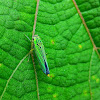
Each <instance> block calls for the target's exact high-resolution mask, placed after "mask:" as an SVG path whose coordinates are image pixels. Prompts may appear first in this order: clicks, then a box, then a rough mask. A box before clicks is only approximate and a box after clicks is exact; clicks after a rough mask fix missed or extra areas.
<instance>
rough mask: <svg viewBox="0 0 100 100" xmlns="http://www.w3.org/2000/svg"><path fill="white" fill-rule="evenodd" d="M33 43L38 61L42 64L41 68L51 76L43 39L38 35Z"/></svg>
mask: <svg viewBox="0 0 100 100" xmlns="http://www.w3.org/2000/svg"><path fill="white" fill-rule="evenodd" d="M26 37H27V36H26ZM27 38H28V37H27ZM28 39H29V38H28ZM33 42H34V43H33V47H34V50H35V54H36V56H37V59H38V61H39V63H40V67H41V69H42V71H43V72H44V73H45V74H46V75H48V76H49V74H50V71H49V67H48V62H47V58H46V54H45V50H44V45H43V42H42V40H41V38H40V37H39V36H38V35H34V37H33Z"/></svg>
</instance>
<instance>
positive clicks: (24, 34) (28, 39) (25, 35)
mask: <svg viewBox="0 0 100 100" xmlns="http://www.w3.org/2000/svg"><path fill="white" fill-rule="evenodd" d="M24 35H25V34H24ZM25 36H26V38H27V39H28V40H29V41H30V42H31V41H32V40H30V38H29V37H28V36H27V35H25Z"/></svg>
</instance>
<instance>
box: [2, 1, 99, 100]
mask: <svg viewBox="0 0 100 100" xmlns="http://www.w3.org/2000/svg"><path fill="white" fill-rule="evenodd" d="M90 1H92V0H90ZM77 2H78V0H77ZM84 2H85V1H84ZM84 2H81V3H80V2H78V3H77V4H78V6H79V8H80V11H82V10H81V7H80V4H81V5H82V3H83V4H84ZM93 2H94V3H96V1H93ZM83 8H84V9H85V6H84V7H83ZM35 9H36V1H34V0H29V1H28V0H24V1H23V0H6V1H4V0H0V37H1V38H0V95H1V96H2V99H1V100H33V99H34V100H38V98H37V88H36V79H35V73H34V68H33V65H32V61H31V58H30V61H29V62H27V60H28V58H26V59H25V60H24V61H23V62H21V64H20V65H19V67H18V69H17V70H16V71H15V73H14V74H13V76H12V77H11V79H10V80H9V78H10V76H11V75H12V73H13V71H14V70H15V68H16V67H17V66H18V64H19V62H20V61H21V60H22V59H23V57H25V55H26V54H27V53H28V52H29V51H30V48H31V44H30V42H29V41H28V40H27V38H26V37H25V36H24V34H26V35H28V36H29V37H30V38H31V35H32V30H33V23H34V14H35ZM91 10H92V7H91ZM93 10H94V9H93ZM82 14H83V12H82ZM83 15H84V14H83ZM83 17H84V19H85V16H83ZM85 20H86V19H85ZM98 23H99V22H98ZM86 24H87V22H86ZM94 24H95V23H94ZM87 26H88V24H87ZM89 29H90V27H89ZM96 29H97V30H96ZM96 29H95V31H96V32H98V27H97V28H96ZM90 32H91V31H90ZM92 32H93V31H92ZM35 34H38V35H39V36H40V38H41V39H42V41H43V43H44V47H45V51H46V54H47V60H48V65H49V69H50V76H51V77H47V76H46V75H45V74H44V73H43V72H42V70H41V68H40V66H39V63H38V61H37V58H36V56H35V55H34V56H35V57H34V60H35V67H36V71H37V76H38V88H39V97H40V100H79V99H80V100H99V99H100V97H99V95H100V92H99V90H100V85H99V84H100V77H99V76H100V59H99V57H98V55H97V53H96V51H95V50H94V49H93V44H92V42H91V40H90V38H89V35H88V32H87V31H86V29H85V27H84V25H83V23H82V20H81V18H80V16H79V14H78V12H77V10H76V8H75V5H74V4H73V2H72V1H71V0H40V2H39V11H38V16H37V24H36V32H35ZM91 34H92V33H91ZM93 34H94V32H93ZM98 37H99V34H98ZM93 40H94V39H93ZM97 41H98V40H97ZM95 43H97V42H95ZM96 45H97V44H96ZM8 80H9V82H8ZM7 83H8V86H6V85H7ZM5 88H6V91H5V92H3V91H4V90H5Z"/></svg>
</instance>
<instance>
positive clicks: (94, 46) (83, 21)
mask: <svg viewBox="0 0 100 100" xmlns="http://www.w3.org/2000/svg"><path fill="white" fill-rule="evenodd" d="M72 1H73V3H74V5H75V8H76V10H77V12H78V14H79V16H80V18H81V20H82V23H83V25H84V27H85V29H86V31H87V33H88V35H89V37H90V40H91V42H92V45H93V48H94V50H95V51H96V52H97V55H98V56H99V58H100V55H99V52H98V50H97V48H96V45H95V43H94V41H93V39H92V36H91V34H90V31H89V29H88V27H87V25H86V23H85V20H84V18H83V16H82V14H81V12H80V10H79V8H78V6H77V4H76V1H75V0H72Z"/></svg>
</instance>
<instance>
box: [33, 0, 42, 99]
mask: <svg viewBox="0 0 100 100" xmlns="http://www.w3.org/2000/svg"><path fill="white" fill-rule="evenodd" d="M38 8H39V0H37V6H36V12H35V18H34V25H33V32H32V42H31V50H32V49H33V45H34V44H33V37H34V34H35V28H36V21H37V14H38ZM31 57H32V62H33V67H34V72H35V79H36V86H37V97H38V100H40V97H39V87H38V78H37V72H36V68H35V62H34V55H33V52H31Z"/></svg>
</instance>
